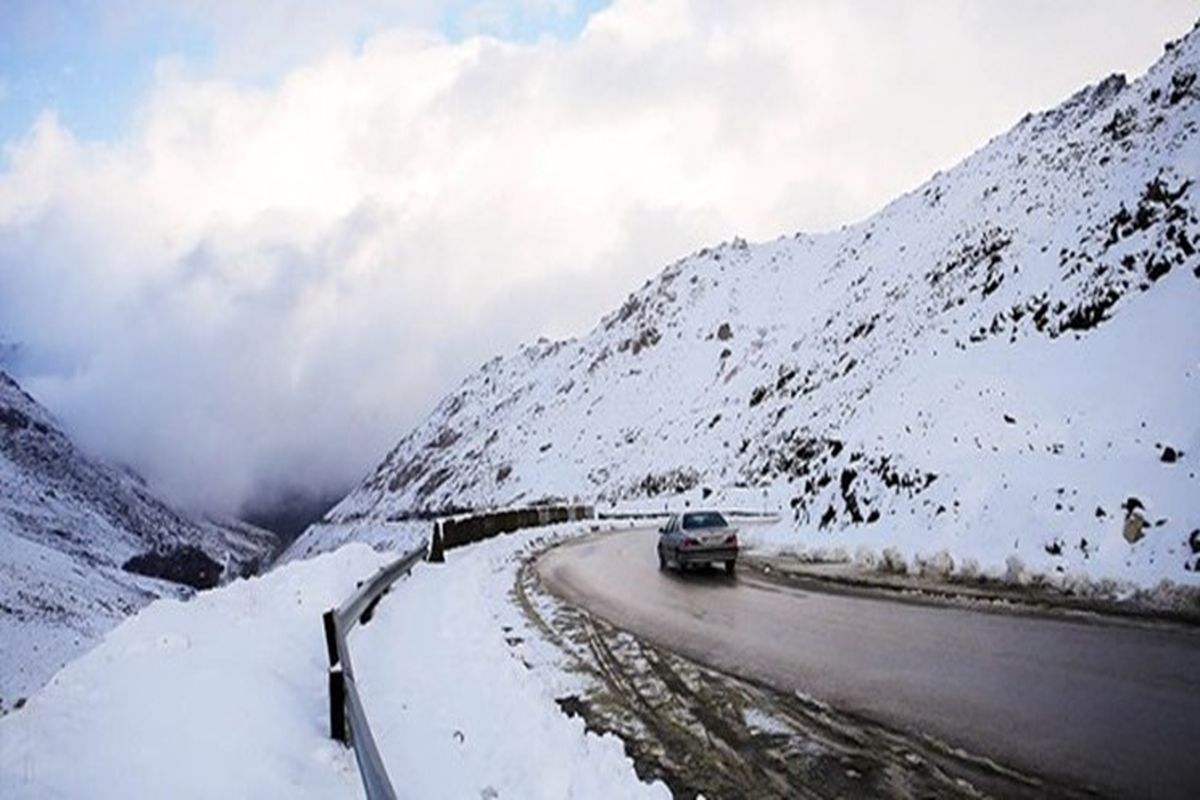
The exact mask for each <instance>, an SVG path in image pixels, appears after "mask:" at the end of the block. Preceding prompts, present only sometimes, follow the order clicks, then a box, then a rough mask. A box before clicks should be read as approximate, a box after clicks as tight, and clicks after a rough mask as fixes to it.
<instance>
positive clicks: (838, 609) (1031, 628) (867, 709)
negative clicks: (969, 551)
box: [537, 530, 1200, 798]
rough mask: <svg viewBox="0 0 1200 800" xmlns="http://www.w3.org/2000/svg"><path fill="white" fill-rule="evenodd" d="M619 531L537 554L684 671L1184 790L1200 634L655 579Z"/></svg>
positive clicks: (580, 596) (638, 539)
mask: <svg viewBox="0 0 1200 800" xmlns="http://www.w3.org/2000/svg"><path fill="white" fill-rule="evenodd" d="M656 541H657V535H656V533H655V532H654V531H652V530H634V531H628V532H620V533H613V534H605V535H601V536H599V537H594V538H589V539H585V540H582V541H579V542H575V543H571V544H567V545H563V546H561V547H557V548H555V549H553V550H551V551H550V552H548V553H547V554H545V555H544V556H542V558H541V559H540V560H539V562H538V565H537V569H538V574H539V576H540V577H541V579H542V580H543V582H544V583H545V585H546V586H547V588H549V589H550V590H551V591H552V592H554V593H555V594H558V595H559V596H561V597H563V599H565V600H567V601H569V602H571V603H574V604H576V605H579V606H581V607H583V608H586V609H587V610H588V611H590V612H592V613H593V614H596V615H597V616H599V617H600V618H602V619H605V620H607V621H608V622H610V623H612V624H614V625H617V626H618V627H621V628H623V629H625V630H628V631H630V632H632V633H635V634H637V635H638V636H641V637H643V638H644V639H646V640H647V641H650V642H653V643H655V644H658V645H660V646H663V647H666V648H668V649H670V650H674V651H676V652H678V653H680V654H682V655H685V656H687V657H689V658H692V659H695V660H697V661H700V662H703V663H706V664H709V665H711V666H713V667H716V668H718V669H722V670H725V671H727V672H730V673H732V674H735V675H739V676H742V677H746V678H750V679H753V680H758V681H762V682H763V683H765V684H767V685H770V686H772V687H774V688H776V689H779V690H783V691H788V692H791V691H799V692H802V693H804V694H807V695H811V696H813V697H815V698H817V699H819V700H821V701H824V702H827V703H831V704H833V705H834V706H836V707H839V708H842V709H846V710H849V711H852V712H855V713H861V714H864V715H867V716H869V717H873V718H876V719H879V720H881V721H883V722H886V723H888V724H892V725H896V726H899V727H902V728H906V729H910V730H916V731H918V732H920V733H924V734H928V735H931V736H934V737H936V738H938V739H941V740H943V741H945V742H947V743H949V744H951V745H954V746H960V747H964V748H966V749H967V750H970V751H972V752H975V753H978V754H984V755H987V756H989V757H991V758H994V759H996V760H998V761H1000V762H1001V763H1006V764H1009V765H1010V766H1013V767H1016V768H1018V769H1022V770H1027V771H1032V772H1036V773H1040V774H1045V775H1049V776H1053V777H1055V778H1056V779H1058V780H1063V781H1068V782H1071V783H1077V784H1081V785H1084V786H1090V787H1094V788H1095V789H1097V790H1098V791H1100V792H1101V793H1104V794H1112V795H1119V796H1122V797H1179V798H1185V797H1187V798H1191V797H1197V796H1200V753H1197V749H1196V748H1197V746H1198V745H1200V632H1197V631H1194V630H1185V629H1179V628H1171V627H1149V626H1135V625H1130V624H1125V623H1107V622H1098V621H1090V620H1079V619H1056V618H1045V617H1034V616H1025V615H1018V614H1007V613H1006V614H995V613H985V612H980V611H975V610H970V609H964V608H954V607H949V606H943V605H932V604H921V603H913V602H897V601H895V600H890V599H887V598H883V597H877V596H868V595H854V594H847V593H844V592H839V593H830V592H824V591H818V590H813V589H810V588H808V587H796V586H788V585H784V584H780V583H776V582H773V581H768V580H765V579H763V578H762V577H760V576H757V575H755V574H752V573H750V572H748V571H746V570H742V571H741V572H739V574H738V576H737V577H736V578H727V577H725V576H724V574H723V573H719V572H716V571H709V572H698V573H688V574H679V573H676V572H666V573H663V572H660V571H659V569H658V564H657V557H656V555H655V544H656Z"/></svg>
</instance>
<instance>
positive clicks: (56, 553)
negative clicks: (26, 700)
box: [0, 372, 278, 708]
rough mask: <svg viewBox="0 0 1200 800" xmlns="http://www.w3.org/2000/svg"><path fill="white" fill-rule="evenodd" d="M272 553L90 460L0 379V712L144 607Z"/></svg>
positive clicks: (235, 526)
mask: <svg viewBox="0 0 1200 800" xmlns="http://www.w3.org/2000/svg"><path fill="white" fill-rule="evenodd" d="M277 545H278V541H277V539H276V537H275V535H274V534H272V533H270V532H268V531H264V530H261V529H259V528H254V527H252V526H249V525H245V524H242V523H237V522H225V521H221V522H215V521H209V520H194V519H191V518H189V517H187V516H184V515H183V514H181V513H179V512H178V511H176V510H174V509H172V508H171V507H169V506H168V505H166V504H165V503H163V502H162V501H161V500H159V499H157V498H156V497H155V496H154V495H153V494H151V492H150V491H149V490H148V489H147V488H146V486H145V485H144V484H143V483H142V482H141V480H140V479H138V478H137V477H136V476H133V475H131V474H129V473H128V472H126V471H122V470H119V469H117V468H115V467H112V466H110V465H107V464H104V463H101V462H99V461H96V460H94V459H91V458H89V457H88V456H86V455H85V454H83V453H82V452H80V450H79V449H78V448H77V447H76V446H75V445H74V444H72V442H71V440H70V439H69V438H68V437H67V436H66V435H65V434H64V433H63V432H62V431H61V430H60V429H59V428H58V426H57V425H56V423H55V421H54V420H53V419H52V418H51V416H50V415H49V414H48V413H47V412H46V410H45V409H43V408H42V407H41V406H39V405H38V404H37V403H36V402H35V401H34V400H33V398H31V397H30V396H29V395H27V394H26V393H25V392H23V391H22V390H21V388H20V387H19V386H18V385H17V384H16V382H15V381H13V380H12V379H11V378H10V377H9V376H8V375H6V374H5V373H3V372H0V644H2V649H0V652H3V656H2V657H0V708H10V707H11V706H12V705H13V703H14V702H15V701H16V700H17V699H18V698H19V697H21V696H25V695H27V694H28V693H29V690H30V689H33V688H36V687H38V686H40V685H41V684H42V683H43V682H45V680H46V679H47V678H49V677H50V675H51V674H53V672H54V671H55V670H57V669H58V668H59V667H60V666H62V665H63V664H64V663H66V662H67V661H69V660H70V659H71V658H73V657H74V656H75V655H77V654H78V653H80V652H82V651H83V650H85V649H87V648H88V647H90V646H91V645H92V644H94V643H95V642H96V641H97V640H98V639H99V638H100V637H101V636H102V635H103V634H104V633H105V632H107V631H108V630H109V629H110V628H112V627H113V626H114V625H116V624H117V623H118V622H119V621H120V620H121V619H123V618H124V617H125V616H127V615H129V614H130V613H132V612H134V611H136V610H137V609H139V608H141V607H142V606H144V605H146V604H147V603H149V602H150V601H151V600H153V599H155V598H158V597H163V596H172V597H187V596H189V595H190V594H192V592H193V590H194V588H205V587H208V586H213V585H216V584H217V583H218V582H221V581H222V580H224V579H228V578H230V577H236V576H238V575H242V574H249V573H252V572H256V571H258V569H259V568H260V567H261V566H262V565H264V564H265V563H266V562H267V561H269V560H270V558H271V557H272V555H273V554H274V551H275V549H276V547H277Z"/></svg>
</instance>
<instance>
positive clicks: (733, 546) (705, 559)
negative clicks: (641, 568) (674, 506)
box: [658, 511, 738, 575]
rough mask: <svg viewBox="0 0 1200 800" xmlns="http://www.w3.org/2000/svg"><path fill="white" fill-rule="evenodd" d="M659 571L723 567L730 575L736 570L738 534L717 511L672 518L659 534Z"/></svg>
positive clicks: (679, 515)
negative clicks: (693, 567)
mask: <svg viewBox="0 0 1200 800" xmlns="http://www.w3.org/2000/svg"><path fill="white" fill-rule="evenodd" d="M658 533H659V536H658V567H659V569H666V568H667V567H669V566H675V567H678V568H679V569H685V568H686V567H689V566H692V565H695V564H714V565H715V564H723V565H724V566H725V571H726V572H728V573H729V574H730V575H732V574H733V571H734V569H735V567H736V566H737V556H738V538H737V530H735V529H734V528H731V527H729V522H727V521H726V519H725V517H724V516H722V515H721V514H720V513H718V512H716V511H688V512H685V513H683V514H673V515H672V516H671V519H670V520H669V521H668V522H667V524H666V525H665V526H664V527H662V528H659V530H658Z"/></svg>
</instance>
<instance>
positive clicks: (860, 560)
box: [854, 545, 879, 572]
mask: <svg viewBox="0 0 1200 800" xmlns="http://www.w3.org/2000/svg"><path fill="white" fill-rule="evenodd" d="M878 563H879V559H877V558H876V557H875V551H874V550H871V549H870V548H869V547H867V546H865V545H860V546H859V548H858V549H857V550H855V551H854V566H855V567H856V568H858V569H859V570H861V571H862V572H872V571H874V570H875V567H876V566H877V565H878Z"/></svg>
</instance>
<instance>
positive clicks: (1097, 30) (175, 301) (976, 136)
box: [0, 0, 1192, 511]
mask: <svg viewBox="0 0 1200 800" xmlns="http://www.w3.org/2000/svg"><path fill="white" fill-rule="evenodd" d="M131 2H132V0H131ZM318 6H319V7H321V8H324V7H325V4H316V5H314V6H313V7H314V8H316V7H318ZM1188 6H1189V4H1188V3H1172V2H1150V3H1146V4H1138V7H1137V8H1132V7H1131V6H1129V5H1128V4H1126V3H1122V2H1117V1H1116V0H1112V1H1110V2H1092V1H1091V0H1088V2H1084V1H1083V0H1071V1H1070V2H1061V3H1055V4H1045V3H1040V2H1037V3H1035V2H1032V1H1031V0H1021V1H1020V2H1015V3H1005V4H992V5H978V4H976V5H968V4H962V3H959V2H953V0H922V1H921V2H916V3H911V4H904V5H903V7H900V6H898V5H897V4H894V3H890V2H882V0H880V1H878V2H869V1H864V2H857V3H843V2H836V3H835V2H809V3H803V4H797V3H777V4H772V3H764V4H737V5H736V6H731V5H729V4H724V3H715V2H705V1H704V0H697V1H696V2H684V0H670V1H669V2H657V3H644V2H633V1H632V0H630V1H628V2H619V3H617V4H615V5H614V6H613V7H611V8H609V9H606V10H605V11H603V12H600V13H597V14H595V15H594V16H593V17H592V18H591V19H590V20H589V23H588V25H587V27H586V28H585V29H584V30H583V32H582V33H581V34H580V35H579V36H578V37H577V38H575V39H571V40H568V41H564V40H559V39H555V38H542V39H538V40H537V41H534V42H530V43H525V44H514V43H511V42H504V41H501V40H498V39H494V38H489V37H471V38H467V39H464V40H462V41H449V40H447V39H445V38H444V37H443V36H441V35H439V34H436V33H430V32H428V29H427V28H424V27H421V26H420V25H417V24H415V23H405V25H402V26H395V27H389V28H387V29H385V30H379V31H377V32H375V33H373V34H372V35H370V36H369V37H366V38H365V39H364V40H363V41H362V42H361V44H360V45H359V46H356V47H334V48H326V47H324V46H317V45H312V49H311V53H312V56H311V58H309V59H308V60H307V61H304V59H301V60H302V61H304V63H302V64H301V65H299V66H296V67H294V68H291V69H289V70H287V71H286V73H285V74H283V75H282V77H281V78H280V79H279V80H278V81H277V82H273V83H271V84H270V85H267V86H264V85H262V84H261V83H257V84H247V83H244V82H241V81H238V80H235V79H234V78H233V77H231V75H230V74H229V73H225V72H222V71H220V70H217V71H215V72H213V73H211V74H206V75H200V74H197V69H196V68H195V66H194V65H186V64H180V63H179V62H177V61H170V60H165V61H164V62H162V63H161V64H160V66H159V69H158V73H157V75H156V77H155V80H154V85H153V89H152V90H151V91H150V92H149V94H148V95H147V96H146V97H145V98H144V100H143V102H142V104H141V106H140V109H139V111H138V114H137V118H136V120H135V121H134V123H133V125H132V126H131V130H130V133H129V134H128V136H126V137H125V138H122V139H120V140H117V141H112V142H100V143H97V142H88V141H83V140H80V139H79V138H77V137H76V136H75V135H73V133H72V132H71V131H70V130H68V129H66V128H65V127H64V126H63V125H62V124H61V123H60V122H59V121H58V119H57V118H56V117H55V115H54V114H52V113H48V114H46V115H43V116H42V117H41V118H40V119H39V121H38V122H37V123H36V124H35V125H34V126H33V128H32V129H31V130H30V131H29V132H28V134H27V135H25V136H24V137H23V138H22V139H21V140H20V141H17V142H14V143H10V145H9V146H8V148H7V164H8V166H7V170H6V171H5V172H4V173H2V174H0V335H2V336H3V338H5V339H7V340H10V341H19V342H21V343H22V353H23V356H22V363H23V365H24V373H25V374H24V380H25V382H26V383H27V385H29V387H30V388H31V389H32V390H33V391H34V392H35V394H37V395H38V396H39V397H40V398H41V399H43V400H44V401H45V402H47V403H48V404H49V405H50V406H51V407H52V408H53V409H54V410H55V411H56V412H57V413H58V414H59V415H60V416H61V417H62V418H63V419H64V420H65V421H66V422H67V423H68V424H69V426H70V427H71V428H72V429H73V430H75V431H76V432H77V433H78V435H79V436H80V437H81V438H82V440H83V441H84V442H85V443H86V444H88V445H89V446H90V447H92V448H93V449H95V450H96V451H98V452H100V453H102V454H104V455H106V456H109V457H112V458H116V459H119V460H121V461H123V462H125V463H128V464H130V465H131V466H133V467H135V468H137V469H139V471H141V472H142V473H143V474H145V475H147V476H148V477H149V478H150V479H151V481H152V483H153V484H154V485H155V486H157V487H158V488H159V489H161V490H162V491H165V492H166V493H167V494H169V495H170V496H171V497H173V498H175V499H176V500H178V501H181V502H184V503H186V504H189V505H193V506H197V507H203V508H207V509H214V510H224V511H230V510H236V509H237V508H238V507H239V506H241V505H242V504H243V503H244V502H245V501H247V500H248V499H250V498H252V497H259V498H261V497H262V496H263V495H264V494H271V493H282V492H284V491H286V490H288V489H290V488H295V487H297V486H300V487H316V488H322V487H327V486H330V485H334V486H338V485H346V484H347V483H349V482H351V481H353V480H355V479H357V478H358V477H359V476H360V475H361V474H363V473H364V472H365V471H366V470H367V469H369V468H370V467H371V466H372V465H373V463H374V461H375V460H376V459H377V458H378V457H379V456H380V455H381V454H382V453H383V452H384V451H386V450H387V449H388V448H389V447H390V446H391V445H392V444H393V443H394V442H395V440H396V439H397V438H398V437H399V436H400V435H402V434H403V433H404V432H405V431H406V429H407V428H408V427H409V426H411V425H412V424H414V423H415V422H416V421H418V420H419V419H420V417H421V416H422V415H423V414H424V413H426V412H427V411H428V410H429V409H430V408H431V407H432V406H433V404H434V403H435V402H436V401H437V399H438V398H439V396H440V395H441V394H442V393H444V392H445V391H447V390H448V389H450V388H452V387H453V386H454V385H455V384H456V383H457V382H458V381H459V380H460V379H461V378H462V377H463V376H465V374H466V373H467V372H469V371H470V370H471V369H473V368H474V367H476V366H478V365H479V364H480V363H482V362H483V361H485V360H486V359H488V358H489V357H491V356H492V355H494V354H496V353H499V352H504V351H507V350H509V349H511V348H512V347H513V346H515V345H516V344H518V343H519V342H520V341H523V340H531V339H533V338H536V337H537V336H539V335H542V334H551V335H564V334H578V333H583V332H585V331H586V330H587V329H588V328H589V327H590V326H591V325H592V324H593V323H594V321H595V320H596V319H597V318H598V317H599V316H600V315H601V314H602V313H603V312H604V311H606V310H607V309H608V308H610V307H611V306H613V305H614V304H616V303H617V302H619V301H620V299H621V298H622V297H623V296H624V295H625V294H626V293H627V292H628V291H630V290H631V289H632V288H634V287H635V286H637V285H638V284H640V283H641V282H642V281H643V280H644V279H645V278H646V277H649V276H650V275H651V274H653V273H654V272H655V271H657V270H658V269H659V268H660V267H661V266H663V265H664V264H665V263H667V262H669V261H671V260H673V259H674V258H677V257H679V256H681V255H683V254H685V253H687V252H690V251H693V250H695V249H697V248H699V247H701V246H704V245H706V244H711V243H713V242H715V241H720V240H723V239H728V238H730V237H732V236H734V235H745V236H749V237H751V238H768V237H774V236H776V235H780V234H784V233H790V232H793V231H795V230H798V229H806V230H822V229H828V228H830V227H834V226H837V225H840V224H844V223H848V222H852V221H855V220H856V219H858V218H861V217H862V216H865V215H866V214H867V213H869V212H870V211H872V210H874V209H876V208H878V207H879V206H880V205H881V204H882V203H884V202H885V201H886V200H888V199H889V198H891V197H892V196H894V195H896V194H897V193H899V192H902V191H905V190H908V189H910V188H913V187H914V186H915V185H917V184H918V183H919V182H920V181H921V180H923V179H925V178H926V177H928V176H929V175H930V174H931V173H932V172H933V171H935V170H937V169H940V168H945V167H948V166H950V165H952V164H953V163H954V162H955V161H956V160H958V159H959V158H961V157H962V156H964V155H966V154H967V153H969V152H970V151H971V150H972V149H973V148H975V147H977V146H979V145H980V144H982V143H983V142H984V141H985V140H986V139H987V138H989V137H990V136H991V135H993V134H995V133H998V132H999V131H1000V130H1002V129H1003V128H1005V127H1006V126H1008V125H1010V124H1012V123H1013V122H1015V121H1016V120H1017V119H1018V118H1019V117H1020V116H1021V115H1022V114H1023V113H1024V112H1026V111H1028V110H1031V109H1032V108H1036V107H1045V106H1048V105H1051V104H1053V103H1055V102H1057V101H1058V100H1060V99H1061V98H1063V97H1065V96H1066V95H1068V94H1070V93H1071V92H1072V91H1073V90H1074V89H1076V88H1078V86H1079V85H1080V84H1081V83H1083V82H1085V81H1089V80H1095V79H1098V78H1100V77H1103V75H1104V74H1106V73H1107V72H1109V71H1111V70H1113V69H1117V68H1122V69H1133V70H1139V69H1141V68H1144V67H1145V66H1146V65H1148V64H1149V63H1150V62H1151V61H1152V60H1153V58H1154V57H1155V55H1156V53H1157V52H1158V51H1159V49H1160V48H1161V44H1162V42H1163V41H1164V40H1165V39H1167V38H1169V37H1172V36H1175V35H1178V34H1180V33H1182V32H1183V31H1185V30H1186V29H1187V28H1188V27H1189V26H1190V24H1191V21H1192V20H1191V19H1190V18H1189V17H1190V16H1191V14H1192V10H1191V9H1190V8H1189V7H1188ZM196 7H197V8H209V7H208V6H204V5H203V4H200V3H199V2H198V0H197V3H196ZM222 7H224V6H222V5H221V4H219V3H217V4H215V5H214V6H212V8H218V9H219V8H222ZM239 7H240V5H239ZM546 8H549V9H551V11H550V12H548V13H559V12H558V7H557V6H556V5H554V4H550V5H548V6H546ZM210 10H211V9H210ZM212 13H213V16H211V17H210V19H214V20H218V23H214V24H219V25H222V26H226V25H228V26H232V25H234V24H235V23H234V21H233V20H230V21H225V18H224V17H222V16H220V14H219V13H217V12H212ZM312 13H313V14H314V15H315V16H314V17H313V18H312V19H311V20H309V21H305V22H303V23H302V24H301V23H297V25H298V28H297V29H298V30H299V29H303V30H308V29H310V28H319V27H320V23H321V20H322V19H323V18H322V17H320V15H319V14H318V13H317V12H316V11H313V12H312ZM373 20H374V18H370V19H369V20H368V21H373ZM262 24H263V25H266V24H267V21H264V22H263V23H262ZM329 24H330V25H332V24H333V23H329ZM358 24H359V23H358V22H355V25H358ZM253 27H254V26H253V25H251V26H249V28H248V29H252V28H253ZM352 27H353V26H352ZM289 30H290V29H289ZM318 38H320V37H318ZM233 41H237V39H236V37H235V39H234V40H233ZM297 41H301V42H303V41H304V37H299V39H298V40H297ZM321 41H325V40H323V39H322V40H321ZM247 46H249V45H247ZM235 49H236V48H235ZM288 58H289V59H295V58H296V55H295V54H294V53H293V54H291V55H289V56H288Z"/></svg>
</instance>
